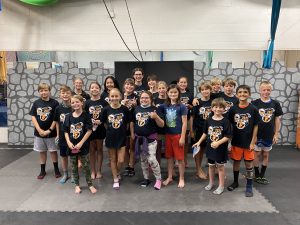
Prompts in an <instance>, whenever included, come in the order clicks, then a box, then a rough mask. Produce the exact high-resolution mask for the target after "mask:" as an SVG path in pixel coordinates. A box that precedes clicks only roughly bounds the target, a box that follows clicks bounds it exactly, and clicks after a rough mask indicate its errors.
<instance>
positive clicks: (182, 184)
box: [177, 179, 184, 188]
mask: <svg viewBox="0 0 300 225" xmlns="http://www.w3.org/2000/svg"><path fill="white" fill-rule="evenodd" d="M177 187H179V188H184V180H183V179H180V180H179V183H178V186H177Z"/></svg>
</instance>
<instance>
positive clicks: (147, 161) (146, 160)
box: [140, 141, 161, 180]
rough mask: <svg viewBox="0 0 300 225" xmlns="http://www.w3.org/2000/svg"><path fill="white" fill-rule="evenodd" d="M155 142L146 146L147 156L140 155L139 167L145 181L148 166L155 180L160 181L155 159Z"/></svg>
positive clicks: (158, 168) (158, 167) (147, 176)
mask: <svg viewBox="0 0 300 225" xmlns="http://www.w3.org/2000/svg"><path fill="white" fill-rule="evenodd" d="M156 148H157V141H153V142H151V143H149V144H148V149H149V154H148V155H144V154H141V155H140V157H141V166H142V170H143V175H144V178H145V179H149V165H150V167H151V169H152V172H153V175H154V176H155V178H156V180H161V173H160V166H159V163H158V162H157V159H156Z"/></svg>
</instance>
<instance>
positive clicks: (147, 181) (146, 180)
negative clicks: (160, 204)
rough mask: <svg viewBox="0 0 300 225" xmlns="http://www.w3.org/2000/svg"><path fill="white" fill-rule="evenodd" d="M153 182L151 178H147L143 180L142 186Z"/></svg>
mask: <svg viewBox="0 0 300 225" xmlns="http://www.w3.org/2000/svg"><path fill="white" fill-rule="evenodd" d="M150 183H151V181H150V180H148V179H145V180H143V181H142V182H141V187H147V186H148V185H149V184H150Z"/></svg>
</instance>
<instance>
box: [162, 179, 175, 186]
mask: <svg viewBox="0 0 300 225" xmlns="http://www.w3.org/2000/svg"><path fill="white" fill-rule="evenodd" d="M172 182H173V179H172V178H167V179H166V180H165V181H164V182H163V185H164V186H167V185H169V184H170V183H172Z"/></svg>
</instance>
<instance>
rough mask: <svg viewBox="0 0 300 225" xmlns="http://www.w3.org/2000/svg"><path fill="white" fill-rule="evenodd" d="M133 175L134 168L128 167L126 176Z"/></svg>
mask: <svg viewBox="0 0 300 225" xmlns="http://www.w3.org/2000/svg"><path fill="white" fill-rule="evenodd" d="M134 175H135V171H134V168H131V167H129V171H128V176H129V177H133V176H134Z"/></svg>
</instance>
